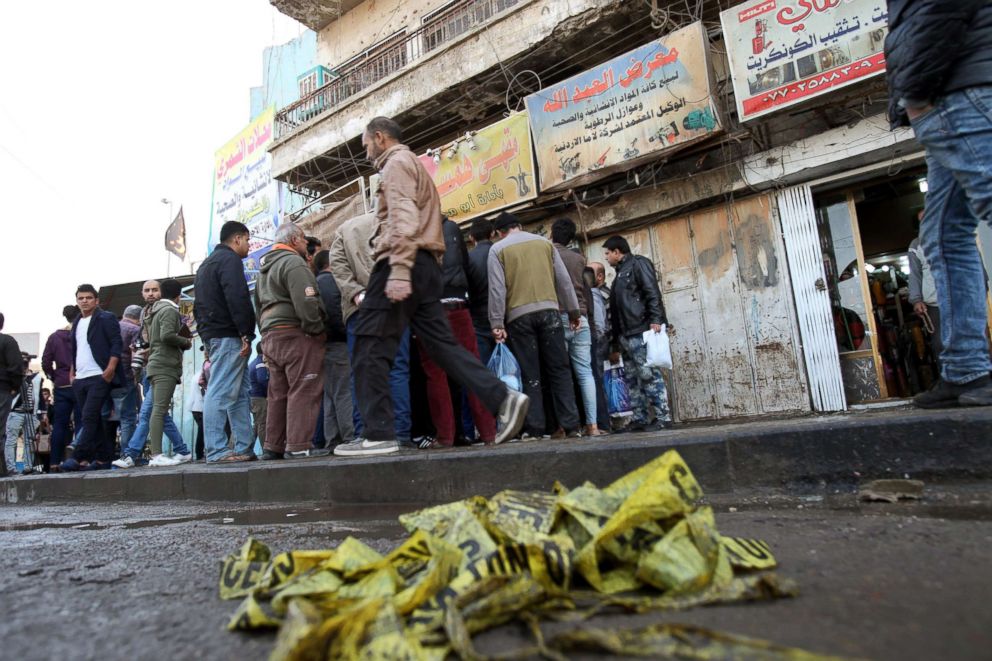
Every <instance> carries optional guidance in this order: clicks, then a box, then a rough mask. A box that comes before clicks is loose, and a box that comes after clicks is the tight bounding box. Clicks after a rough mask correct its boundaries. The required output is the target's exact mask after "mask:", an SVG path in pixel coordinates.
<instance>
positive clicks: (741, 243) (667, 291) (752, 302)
mask: <svg viewBox="0 0 992 661" xmlns="http://www.w3.org/2000/svg"><path fill="white" fill-rule="evenodd" d="M771 205H772V201H771V198H769V197H768V196H766V195H757V196H752V197H749V198H744V199H741V200H736V201H735V202H734V203H732V204H723V205H720V206H717V207H712V208H709V209H704V210H702V211H698V212H694V213H692V214H689V215H687V216H681V217H678V218H672V219H668V220H664V221H661V222H658V223H655V224H653V225H650V226H648V227H644V228H641V229H638V230H630V231H625V232H619V233H620V234H621V235H623V236H624V237H625V238H626V239H627V241H628V242H629V243H630V246H631V250H633V251H634V252H635V253H637V254H641V255H645V256H649V257H651V259H652V261H653V262H654V264H655V268H656V269H657V271H658V279H659V285H660V287H661V291H662V298H663V299H664V302H665V311H666V313H667V315H668V319H669V322H670V323H671V325H672V326H673V328H674V329H675V334H674V335H673V336H672V357H673V362H674V369H673V370H672V373H671V378H670V384H669V385H670V390H671V396H672V399H673V405H674V406H673V408H674V411H675V413H676V416H677V419H679V420H704V419H718V418H732V417H741V416H749V415H759V414H768V413H782V412H789V411H808V410H809V409H810V404H809V397H808V395H807V386H806V375H805V372H804V369H803V366H802V360H801V357H800V355H799V351H800V349H799V341H798V337H797V335H796V322H795V319H794V305H793V302H792V293H791V288H790V284H789V281H788V270H787V267H786V263H785V259H784V255H785V249H784V247H783V245H782V241H781V237H780V233H779V232H778V230H777V229H776V226H777V225H776V223H777V221H776V220H775V218H774V215H773V213H772V208H771ZM601 244H602V238H600V239H592V240H590V245H588V246H586V255H587V256H588V259H589V260H590V261H603V258H602V250H601V248H600V246H601ZM608 274H609V279H612V269H608Z"/></svg>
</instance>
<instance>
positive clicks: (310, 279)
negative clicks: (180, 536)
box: [255, 222, 330, 459]
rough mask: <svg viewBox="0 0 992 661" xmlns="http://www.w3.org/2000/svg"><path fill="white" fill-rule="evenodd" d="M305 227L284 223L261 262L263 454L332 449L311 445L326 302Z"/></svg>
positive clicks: (320, 390)
mask: <svg viewBox="0 0 992 661" xmlns="http://www.w3.org/2000/svg"><path fill="white" fill-rule="evenodd" d="M306 254H307V240H306V236H304V234H303V230H301V229H300V228H299V227H297V226H296V225H294V224H293V223H290V222H287V223H283V224H282V225H280V226H279V228H278V229H277V230H276V236H275V244H274V245H273V246H272V250H271V251H269V252H268V253H266V254H265V255H264V256H263V257H262V258H261V260H259V261H260V269H259V275H258V280H257V281H256V282H255V310H256V312H257V314H258V327H259V329H260V330H261V331H262V351H263V352H264V353H265V363H266V365H267V366H268V368H269V392H268V395H267V397H266V400H267V401H268V405H267V409H268V411H267V414H266V416H267V417H266V424H265V445H264V446H263V448H262V459H283V458H286V457H289V458H293V459H297V458H303V457H314V456H321V455H326V454H330V450H327V449H316V448H314V447H313V442H312V441H313V434H314V429H316V426H317V415H318V414H319V413H320V399H321V397H323V394H324V305H323V303H322V302H321V300H320V293H319V290H318V289H317V280H316V278H315V277H314V275H313V272H312V271H311V270H310V267H309V266H308V265H307V262H306Z"/></svg>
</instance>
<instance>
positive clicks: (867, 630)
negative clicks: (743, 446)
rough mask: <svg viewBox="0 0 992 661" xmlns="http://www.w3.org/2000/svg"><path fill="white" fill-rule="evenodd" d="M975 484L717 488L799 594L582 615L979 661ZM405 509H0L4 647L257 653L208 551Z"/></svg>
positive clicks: (392, 536) (308, 543)
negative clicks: (922, 492) (912, 498)
mask: <svg viewBox="0 0 992 661" xmlns="http://www.w3.org/2000/svg"><path fill="white" fill-rule="evenodd" d="M989 486H990V485H988V484H973V485H966V486H953V487H945V488H938V487H934V486H933V485H928V486H927V492H926V496H925V498H924V500H923V501H921V502H913V503H900V504H898V505H888V504H878V503H859V502H858V501H857V499H856V496H855V495H854V494H851V493H830V492H829V491H821V492H817V493H812V494H808V495H804V496H797V495H782V494H778V493H775V492H749V493H748V494H746V495H743V496H742V495H736V496H734V497H732V498H731V497H726V498H720V499H717V500H713V501H711V502H712V504H713V505H714V509H715V510H716V512H717V524H718V527H719V529H720V531H721V532H723V533H724V534H728V535H734V536H749V537H759V538H762V539H764V540H766V541H767V542H768V543H769V544H770V545H771V547H772V550H773V551H774V553H775V555H776V557H777V558H778V560H779V562H780V565H781V567H780V570H779V571H780V573H781V574H782V575H784V576H787V577H790V578H793V579H795V580H796V581H798V583H799V585H800V588H801V590H802V594H801V596H799V597H798V598H796V599H789V600H781V601H776V602H770V603H755V604H738V605H729V606H718V607H711V608H705V609H696V610H692V611H687V612H682V613H651V614H645V615H605V616H598V617H596V618H595V619H593V620H590V623H591V624H593V625H597V626H636V625H641V624H647V623H653V622H680V623H688V624H696V625H701V626H706V627H711V628H714V629H718V630H721V631H727V632H733V633H738V634H743V635H748V636H754V637H758V638H764V639H768V640H772V641H774V642H777V643H780V644H785V645H792V646H797V647H802V648H805V649H808V650H811V651H815V652H820V653H826V654H835V655H839V656H848V657H859V658H873V659H892V660H899V661H905V660H908V659H928V660H929V659H988V658H990V654H992V652H990V650H992V608H989V598H990V595H992V567H990V563H989V561H990V558H992V552H990V549H992V490H990V489H989ZM407 509H410V508H404V509H398V508H396V507H389V506H382V507H375V506H369V507H362V508H336V507H329V506H318V505H312V504H310V505H299V504H296V505H292V506H283V507H271V506H266V507H264V508H262V507H257V508H252V507H240V508H234V509H232V508H228V507H224V506H218V505H216V504H209V505H208V504H202V503H200V504H197V503H188V502H187V503H162V504H151V505H106V504H101V505H90V504H87V503H79V504H74V505H58V506H6V507H0V557H2V558H3V559H4V567H3V570H2V571H0V595H2V598H0V641H2V643H0V645H2V647H0V650H2V651H0V658H6V659H51V658H63V659H84V658H93V659H95V658H100V659H163V658H174V659H191V658H209V659H262V658H265V657H266V656H267V654H268V652H269V650H270V649H271V647H272V643H273V639H274V637H273V636H271V635H245V634H238V633H229V632H227V631H226V630H225V629H224V626H225V624H226V622H227V620H228V618H229V616H230V615H231V613H233V612H234V609H235V608H236V606H237V602H236V601H233V602H224V601H221V600H220V599H219V598H218V596H217V583H218V560H219V559H220V558H221V557H223V556H224V555H226V554H228V553H231V552H233V551H235V550H237V548H238V547H239V546H240V545H241V543H242V542H243V541H244V539H245V538H246V537H247V536H248V535H249V534H250V535H254V536H255V537H257V538H259V539H261V540H263V541H265V542H266V543H268V544H269V545H270V546H271V547H272V548H273V550H286V549H291V548H327V547H329V546H334V545H337V544H338V543H339V542H340V541H341V540H342V539H344V538H345V537H346V536H348V535H354V536H356V537H359V538H360V539H362V540H363V541H365V542H366V543H368V544H370V545H371V546H373V547H374V548H376V549H378V550H380V551H385V550H387V549H389V548H391V547H392V546H394V545H395V544H396V543H397V541H398V540H399V539H401V538H402V537H403V536H404V532H403V530H402V528H401V527H400V526H399V525H398V524H397V523H396V522H395V517H396V516H397V515H398V514H400V513H402V512H403V511H406V510H407ZM576 626H582V625H581V624H574V623H572V624H554V625H547V626H546V632H549V633H550V632H556V631H558V630H561V629H563V628H570V627H576ZM527 642H528V639H527V637H526V636H525V634H524V633H523V630H522V629H521V628H519V627H517V626H514V625H507V626H504V627H501V628H499V629H497V630H494V631H491V632H487V633H485V634H482V635H481V636H479V637H478V638H476V646H477V648H478V649H479V651H480V652H482V653H494V652H497V651H505V650H508V649H512V648H514V647H518V646H521V645H524V644H526V643H527Z"/></svg>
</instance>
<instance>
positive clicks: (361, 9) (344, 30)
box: [317, 0, 527, 69]
mask: <svg viewBox="0 0 992 661" xmlns="http://www.w3.org/2000/svg"><path fill="white" fill-rule="evenodd" d="M526 1H527V0H522V2H521V4H523V3H524V2H526ZM449 2H450V0H417V1H416V2H410V1H409V0H365V2H363V3H361V4H360V5H358V6H357V7H356V8H355V9H354V10H353V11H350V12H348V13H346V14H344V15H343V16H341V18H339V19H337V20H336V21H334V22H333V23H331V24H329V25H328V26H327V27H325V28H324V29H323V30H321V31H320V32H319V33H318V34H317V61H318V62H320V63H321V64H323V65H324V66H325V67H330V68H332V69H333V68H334V67H336V66H338V65H339V64H341V63H342V62H344V61H346V60H348V59H349V58H352V57H354V56H355V55H358V54H359V53H361V52H362V51H364V50H365V49H367V48H369V47H370V46H372V45H374V44H375V43H377V42H379V41H382V40H383V39H385V38H386V37H388V36H389V35H391V34H394V33H396V32H398V31H399V30H402V29H403V28H406V29H407V30H408V31H410V32H412V31H413V30H416V29H418V28H420V27H421V25H422V18H423V16H424V15H425V14H429V13H430V12H432V11H434V10H435V9H438V8H439V7H443V6H444V5H446V4H448V3H449Z"/></svg>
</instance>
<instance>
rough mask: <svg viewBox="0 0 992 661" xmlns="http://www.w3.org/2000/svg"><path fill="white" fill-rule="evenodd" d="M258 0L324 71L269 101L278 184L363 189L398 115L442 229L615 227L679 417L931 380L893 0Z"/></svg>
mask: <svg viewBox="0 0 992 661" xmlns="http://www.w3.org/2000/svg"><path fill="white" fill-rule="evenodd" d="M271 2H272V4H273V5H274V6H275V7H276V8H277V9H279V10H280V11H282V12H283V13H285V14H287V15H289V16H291V17H293V18H296V19H297V20H299V21H300V22H302V23H303V24H304V25H306V26H308V27H310V28H311V29H312V30H314V31H315V32H316V35H317V37H316V52H317V61H316V64H317V65H319V66H321V67H323V68H325V69H326V71H327V72H329V74H328V78H327V79H326V81H325V82H324V84H323V85H320V86H319V87H317V88H316V89H314V90H313V91H312V92H311V93H309V94H307V95H305V96H304V97H301V99H299V100H298V101H296V102H294V103H292V104H289V105H287V106H285V107H283V108H281V109H279V110H278V111H277V113H276V117H275V142H274V144H273V145H272V146H271V147H270V153H271V155H272V174H273V176H274V177H275V178H277V179H279V180H280V181H283V182H286V184H287V185H288V186H290V187H291V189H293V190H298V191H302V192H304V193H305V194H307V195H310V196H312V197H313V198H314V199H319V198H320V197H321V196H326V195H328V194H331V193H332V192H334V191H340V190H342V189H343V188H342V187H346V186H349V185H352V186H353V188H351V189H348V190H354V191H357V192H356V195H362V196H364V195H365V190H367V189H368V187H369V186H368V185H367V184H369V183H371V184H372V185H374V171H373V169H372V167H371V164H370V163H368V162H367V161H366V160H365V159H364V152H363V149H362V147H361V133H362V131H363V129H364V126H365V124H366V122H367V121H368V120H369V119H371V118H372V117H374V116H377V115H386V116H391V117H393V118H394V119H396V120H397V121H398V122H399V123H400V125H401V126H403V128H404V133H405V135H404V142H405V143H406V144H407V145H408V146H409V147H410V148H411V149H413V150H414V151H415V152H416V153H419V154H422V155H423V156H422V159H423V162H424V163H425V165H426V166H427V167H428V170H429V171H431V173H432V175H433V176H434V178H435V181H436V182H437V184H438V188H439V192H441V194H442V204H443V206H444V207H445V211H446V212H447V213H449V215H452V216H453V217H454V218H455V219H456V220H458V221H467V220H469V219H471V218H472V217H474V216H478V215H490V214H495V213H498V211H499V210H501V209H512V210H513V211H514V212H515V213H517V214H518V215H519V216H520V217H521V218H522V219H523V220H524V221H525V222H526V223H528V224H529V225H531V226H532V227H534V228H535V229H536V230H537V231H542V230H543V228H545V227H549V226H550V223H551V222H553V220H554V219H555V218H557V217H559V216H562V215H567V216H569V217H571V218H572V219H574V220H575V221H576V222H577V224H578V225H579V227H580V234H581V244H582V245H581V246H579V247H580V248H581V249H583V250H584V251H585V252H586V254H587V255H588V256H589V258H590V259H596V260H598V261H603V260H602V251H601V248H600V246H601V244H602V242H603V240H604V239H605V238H606V237H607V236H609V235H612V234H622V235H624V236H626V237H627V238H628V240H629V241H630V243H631V246H632V247H633V248H634V250H635V252H638V253H641V254H644V255H647V256H649V257H650V258H651V259H652V260H653V262H654V264H655V266H656V268H657V272H658V274H659V283H660V285H661V289H662V293H663V296H664V300H665V305H666V309H667V311H668V316H669V319H670V320H671V323H672V325H673V326H674V327H675V335H674V337H673V339H672V348H673V355H674V362H675V367H674V369H673V370H672V373H671V374H670V381H671V384H670V385H671V386H672V388H671V391H672V393H673V399H674V402H673V404H674V407H673V410H674V411H675V413H676V416H677V418H678V419H680V420H683V421H688V420H712V419H723V418H736V417H744V416H752V415H767V414H781V413H793V412H803V411H810V410H816V411H837V410H844V409H846V408H848V407H849V406H851V405H853V404H859V403H864V402H875V401H879V400H885V399H890V398H896V397H908V396H911V395H912V394H914V393H915V392H918V391H919V390H921V389H924V388H926V387H927V386H928V385H929V384H930V383H931V382H932V381H933V379H934V378H936V365H935V360H934V358H935V357H934V356H933V355H931V353H930V352H929V350H928V349H927V343H926V342H925V330H924V328H923V327H922V322H921V321H920V320H918V319H917V318H915V317H914V316H913V315H912V314H911V311H910V306H908V302H907V300H906V275H907V271H908V268H909V267H908V259H907V257H906V253H907V248H908V246H909V243H910V241H912V239H913V238H914V237H915V234H916V228H915V225H914V223H915V218H916V215H917V213H918V211H919V210H920V209H921V208H922V206H923V192H922V191H923V188H924V186H923V182H924V181H925V175H926V172H925V167H924V164H923V152H922V149H921V148H920V147H919V146H918V145H917V144H916V143H915V141H914V140H913V135H912V131H911V130H908V129H900V130H896V131H890V129H889V126H888V122H887V120H886V117H885V108H886V104H887V92H886V87H885V78H884V55H883V54H882V47H883V42H884V37H885V34H886V14H885V5H884V3H878V2H869V1H867V0H852V1H851V2H846V3H813V4H812V6H811V4H810V3H807V2H796V1H795V0H777V1H776V2H769V1H768V0H764V1H762V0H751V1H749V2H741V3H739V4H737V5H735V6H730V7H729V8H728V6H727V4H728V3H714V2H701V3H695V4H696V5H697V8H698V12H697V13H695V14H693V13H691V12H690V11H689V8H688V6H689V5H691V4H693V3H682V2H667V3H666V2H663V1H659V2H658V3H656V4H657V8H656V9H652V7H651V4H652V3H640V2H615V1H614V0H573V1H571V2H568V3H561V2H555V1H554V0H455V1H454V2H451V1H443V0H422V1H421V2H401V1H400V0H365V1H364V2H341V3H338V2H335V3H325V2H318V1H311V2H307V1H306V0H271ZM821 5H822V9H820V7H821ZM521 125H526V126H527V127H529V131H528V130H521V129H520V126H521ZM370 179H371V180H372V181H370ZM356 181H357V182H360V185H357V186H356V185H354V182H356ZM301 222H306V219H305V218H303V219H301ZM316 225H319V223H314V224H313V225H312V226H316ZM990 248H992V246H990ZM990 256H992V250H988V251H986V258H989V257H990Z"/></svg>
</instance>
